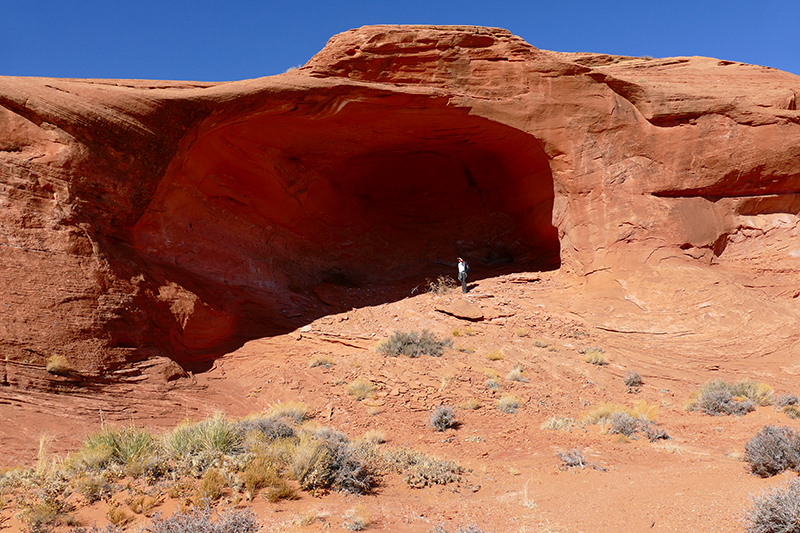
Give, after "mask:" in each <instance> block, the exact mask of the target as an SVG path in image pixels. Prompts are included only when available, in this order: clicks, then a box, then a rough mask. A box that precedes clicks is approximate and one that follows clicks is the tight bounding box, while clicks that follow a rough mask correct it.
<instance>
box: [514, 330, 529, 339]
mask: <svg viewBox="0 0 800 533" xmlns="http://www.w3.org/2000/svg"><path fill="white" fill-rule="evenodd" d="M514 335H516V336H517V337H527V336H528V330H527V329H525V328H519V329H517V330H516V331H515V332H514Z"/></svg>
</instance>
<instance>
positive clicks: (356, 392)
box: [345, 378, 375, 401]
mask: <svg viewBox="0 0 800 533" xmlns="http://www.w3.org/2000/svg"><path fill="white" fill-rule="evenodd" d="M345 390H346V391H347V394H349V395H350V396H352V397H353V399H354V400H358V401H361V400H364V399H366V398H372V397H373V396H374V395H375V385H374V384H373V383H372V382H371V381H369V380H368V379H364V378H356V379H354V380H353V381H351V382H350V384H349V385H347V388H346V389H345Z"/></svg>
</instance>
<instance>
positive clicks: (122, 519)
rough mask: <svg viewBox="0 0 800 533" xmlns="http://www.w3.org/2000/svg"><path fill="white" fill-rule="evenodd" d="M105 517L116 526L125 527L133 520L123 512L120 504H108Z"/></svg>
mask: <svg viewBox="0 0 800 533" xmlns="http://www.w3.org/2000/svg"><path fill="white" fill-rule="evenodd" d="M106 518H108V521H109V522H111V523H112V524H113V525H115V526H116V527H120V528H121V527H125V526H126V525H128V524H130V523H131V522H133V517H132V516H131V515H129V514H128V513H126V512H125V509H123V508H122V506H121V505H110V506H109V507H108V511H106Z"/></svg>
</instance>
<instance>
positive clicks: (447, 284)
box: [427, 276, 458, 294]
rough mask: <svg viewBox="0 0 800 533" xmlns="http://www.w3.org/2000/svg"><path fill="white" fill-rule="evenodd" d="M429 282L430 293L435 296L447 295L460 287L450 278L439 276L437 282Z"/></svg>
mask: <svg viewBox="0 0 800 533" xmlns="http://www.w3.org/2000/svg"><path fill="white" fill-rule="evenodd" d="M427 282H428V292H432V293H434V294H447V293H448V292H450V291H452V290H453V289H455V288H456V287H458V283H456V280H454V279H453V278H451V277H450V276H439V277H438V278H436V279H435V280H427Z"/></svg>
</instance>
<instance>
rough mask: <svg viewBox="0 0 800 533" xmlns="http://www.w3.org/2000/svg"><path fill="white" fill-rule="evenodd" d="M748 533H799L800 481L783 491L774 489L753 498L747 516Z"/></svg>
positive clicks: (790, 484) (791, 483)
mask: <svg viewBox="0 0 800 533" xmlns="http://www.w3.org/2000/svg"><path fill="white" fill-rule="evenodd" d="M746 520H747V533H797V531H800V527H798V524H800V480H797V479H792V480H790V481H789V483H788V484H787V485H786V487H785V488H783V489H781V488H778V487H773V488H770V489H767V490H766V491H764V492H762V493H761V494H760V495H758V496H755V497H753V506H752V508H751V509H750V511H749V512H748V513H747V515H746Z"/></svg>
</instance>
